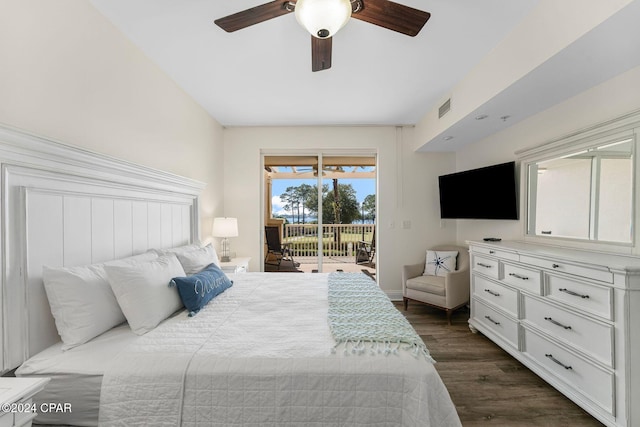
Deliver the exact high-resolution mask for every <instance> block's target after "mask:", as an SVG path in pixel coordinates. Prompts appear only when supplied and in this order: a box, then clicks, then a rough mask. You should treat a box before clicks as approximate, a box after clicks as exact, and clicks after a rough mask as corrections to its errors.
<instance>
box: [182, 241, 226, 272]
mask: <svg viewBox="0 0 640 427" xmlns="http://www.w3.org/2000/svg"><path fill="white" fill-rule="evenodd" d="M176 255H177V256H178V261H180V264H182V268H184V272H185V273H187V274H196V273H200V272H201V271H202V270H204V269H205V268H207V266H209V265H211V264H215V265H217V266H218V267H220V261H219V260H218V254H217V253H216V250H215V249H214V248H213V246H212V245H211V244H208V245H207V246H205V247H204V248H198V249H196V250H195V251H188V252H180V253H176Z"/></svg>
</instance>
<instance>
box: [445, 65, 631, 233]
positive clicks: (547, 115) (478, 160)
mask: <svg viewBox="0 0 640 427" xmlns="http://www.w3.org/2000/svg"><path fill="white" fill-rule="evenodd" d="M638 87H640V67H637V68H634V69H632V70H630V71H628V72H626V73H623V74H621V75H619V76H617V77H615V78H613V79H611V80H609V81H606V82H604V83H602V84H600V85H598V86H595V87H593V88H591V89H589V90H587V91H585V92H583V93H581V94H579V95H577V96H575V97H573V98H570V99H568V100H567V101H565V102H562V103H560V104H558V105H556V106H554V107H552V108H549V109H547V110H545V111H543V112H541V113H539V114H536V115H535V116H532V117H530V118H528V119H526V120H523V121H522V122H520V123H518V124H516V125H514V126H512V127H510V128H508V129H506V130H504V131H502V132H500V133H496V134H494V135H492V136H490V137H488V138H485V139H484V140H482V141H479V142H478V143H475V144H472V145H469V146H467V147H465V148H463V149H461V150H459V151H458V152H457V153H456V169H457V170H459V171H460V170H466V169H472V168H476V167H482V166H486V165H489V164H493V163H500V162H506V161H510V160H515V158H516V156H515V154H514V153H515V152H516V151H517V150H520V149H523V148H528V147H532V146H535V145H539V144H542V143H544V142H547V141H550V140H553V139H557V138H560V137H562V136H563V135H568V134H569V133H572V132H574V131H578V130H580V129H583V128H586V127H588V126H591V125H594V124H597V123H600V122H603V121H605V120H610V119H614V118H616V117H619V116H622V115H623V114H627V113H629V112H632V111H635V110H638V109H640V96H638V91H637V90H636V88H638ZM636 179H638V174H636ZM522 199H523V194H522V193H521V194H520V201H521V209H520V220H519V221H473V220H458V225H457V240H458V242H464V241H465V240H477V239H481V238H482V237H484V236H487V235H492V236H497V237H501V238H502V239H521V238H522V237H523V235H524V226H523V224H522V220H523V219H524V213H523V210H522V206H523V203H522ZM637 210H638V207H636V211H637Z"/></svg>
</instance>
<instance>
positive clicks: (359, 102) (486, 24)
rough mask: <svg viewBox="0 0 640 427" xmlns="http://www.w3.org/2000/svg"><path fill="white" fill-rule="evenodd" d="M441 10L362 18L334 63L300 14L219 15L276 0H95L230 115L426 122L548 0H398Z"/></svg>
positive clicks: (194, 91)
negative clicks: (323, 56)
mask: <svg viewBox="0 0 640 427" xmlns="http://www.w3.org/2000/svg"><path fill="white" fill-rule="evenodd" d="M396 1H397V2H398V3H402V4H405V5H407V6H411V7H414V8H417V9H422V10H426V11H428V12H430V13H431V19H430V20H429V21H428V22H427V24H426V25H425V27H424V28H423V30H422V31H421V32H420V34H418V35H417V36H416V37H415V38H412V37H408V36H405V35H402V34H398V33H395V32H393V31H389V30H386V29H384V28H381V27H377V26H375V25H372V24H368V23H365V22H362V21H359V20H355V19H352V20H351V21H350V22H349V23H348V24H347V25H346V26H345V27H344V28H343V29H342V30H341V31H340V32H339V33H338V34H336V36H335V37H334V40H333V66H332V68H331V69H329V70H327V71H321V72H315V73H314V72H312V71H311V42H310V38H311V36H310V35H309V34H308V33H307V32H306V31H305V30H304V29H303V28H302V27H300V26H299V25H298V23H297V22H296V19H295V17H294V15H293V14H288V15H285V16H282V17H279V18H275V19H272V20H269V21H266V22H263V23H261V24H258V25H254V26H252V27H248V28H246V29H243V30H240V31H237V32H234V33H226V32H225V31H223V30H222V29H220V28H218V27H217V26H216V25H215V24H214V23H213V21H214V19H217V18H220V17H224V16H227V15H230V14H232V13H235V12H239V11H241V10H244V9H247V8H250V7H253V6H256V5H259V4H262V3H266V2H267V0H224V1H222V0H91V2H92V3H93V4H94V6H95V7H96V8H97V9H98V10H99V11H100V12H101V13H102V14H103V15H105V16H106V17H107V18H108V19H109V20H111V21H112V22H113V24H114V25H115V26H116V27H118V28H119V29H120V30H121V31H122V32H123V33H124V34H125V35H126V36H127V37H128V38H129V39H131V40H132V41H133V42H134V43H135V44H136V45H137V46H138V47H139V48H140V49H141V50H142V51H143V52H144V53H145V54H146V55H147V56H148V57H150V58H151V59H152V60H153V61H154V62H155V63H156V64H158V65H159V66H160V68H162V69H163V70H164V71H165V72H166V73H167V74H168V75H169V76H170V77H171V78H173V80H175V81H176V82H177V84H178V85H180V86H181V87H182V88H183V89H184V90H185V91H186V92H187V93H188V94H189V95H191V96H192V97H193V98H194V99H195V100H196V101H197V102H198V103H200V105H202V106H203V107H204V108H205V109H206V110H207V111H208V112H209V113H210V114H211V116H213V117H214V118H215V119H216V120H218V121H219V122H220V123H221V124H222V125H224V126H256V125H265V126H300V125H405V124H415V123H416V122H418V121H419V120H420V119H421V118H422V117H424V115H425V114H426V113H427V111H429V110H430V109H431V108H433V107H434V106H435V105H436V103H437V102H439V101H441V100H442V98H443V97H444V96H445V95H446V94H448V93H449V92H450V91H451V89H452V88H453V86H455V84H456V83H457V82H459V81H460V80H461V79H462V78H463V77H464V76H465V75H466V74H467V73H468V72H469V71H470V70H471V68H472V67H473V66H474V65H475V64H477V63H478V62H479V61H480V60H481V59H482V58H483V57H484V56H485V55H486V54H487V53H488V52H489V51H490V50H491V49H492V48H493V47H495V46H496V45H497V44H498V43H499V42H500V40H502V39H503V38H504V37H505V36H506V35H507V34H508V33H509V32H510V30H511V29H512V28H513V27H514V26H515V25H516V24H517V23H518V22H520V20H521V19H522V18H523V17H524V16H526V14H527V13H528V11H529V10H530V9H531V7H533V6H534V5H535V4H536V3H537V1H538V0H518V1H513V0H483V1H478V0H455V1H453V0H396Z"/></svg>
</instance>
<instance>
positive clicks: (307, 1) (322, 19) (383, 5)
mask: <svg viewBox="0 0 640 427" xmlns="http://www.w3.org/2000/svg"><path fill="white" fill-rule="evenodd" d="M291 12H294V13H295V15H296V19H297V20H298V22H299V23H300V24H301V25H302V26H303V27H304V28H306V29H307V31H309V32H310V33H311V69H312V71H322V70H326V69H328V68H331V47H332V37H333V35H334V34H335V33H336V32H338V30H340V28H342V27H343V26H344V25H345V24H346V23H347V22H348V21H349V18H355V19H359V20H361V21H365V22H368V23H370V24H374V25H378V26H380V27H383V28H387V29H389V30H393V31H397V32H399V33H402V34H406V35H408V36H411V37H413V36H415V35H417V34H418V33H419V32H420V30H421V29H422V27H423V26H424V24H425V23H426V22H427V20H429V17H430V16H431V14H430V13H429V12H424V11H421V10H418V9H414V8H412V7H409V6H404V5H401V4H398V3H394V2H391V1H389V0H297V1H296V0H274V1H271V2H269V3H265V4H262V5H260V6H256V7H252V8H250V9H247V10H243V11H242V12H238V13H234V14H233V15H229V16H225V17H224V18H220V19H216V20H215V21H214V22H215V23H216V25H218V26H219V27H220V28H222V29H223V30H225V31H227V32H233V31H237V30H241V29H243V28H246V27H249V26H251V25H254V24H259V23H260V22H264V21H267V20H269V19H273V18H277V17H278V16H282V15H286V14H288V13H291Z"/></svg>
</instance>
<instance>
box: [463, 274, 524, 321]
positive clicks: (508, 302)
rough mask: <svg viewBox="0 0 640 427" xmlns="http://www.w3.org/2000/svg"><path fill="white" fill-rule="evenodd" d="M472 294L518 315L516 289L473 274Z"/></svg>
mask: <svg viewBox="0 0 640 427" xmlns="http://www.w3.org/2000/svg"><path fill="white" fill-rule="evenodd" d="M472 282H473V295H474V296H475V297H477V298H480V299H482V300H484V301H486V302H488V303H490V304H491V305H494V306H498V307H500V308H501V309H502V310H504V311H507V312H508V313H509V314H511V315H512V316H513V317H518V291H516V290H515V289H511V288H508V287H506V286H504V285H501V284H499V283H496V282H494V281H492V280H489V279H486V278H484V277H481V276H478V275H474V276H473V279H472Z"/></svg>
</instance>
